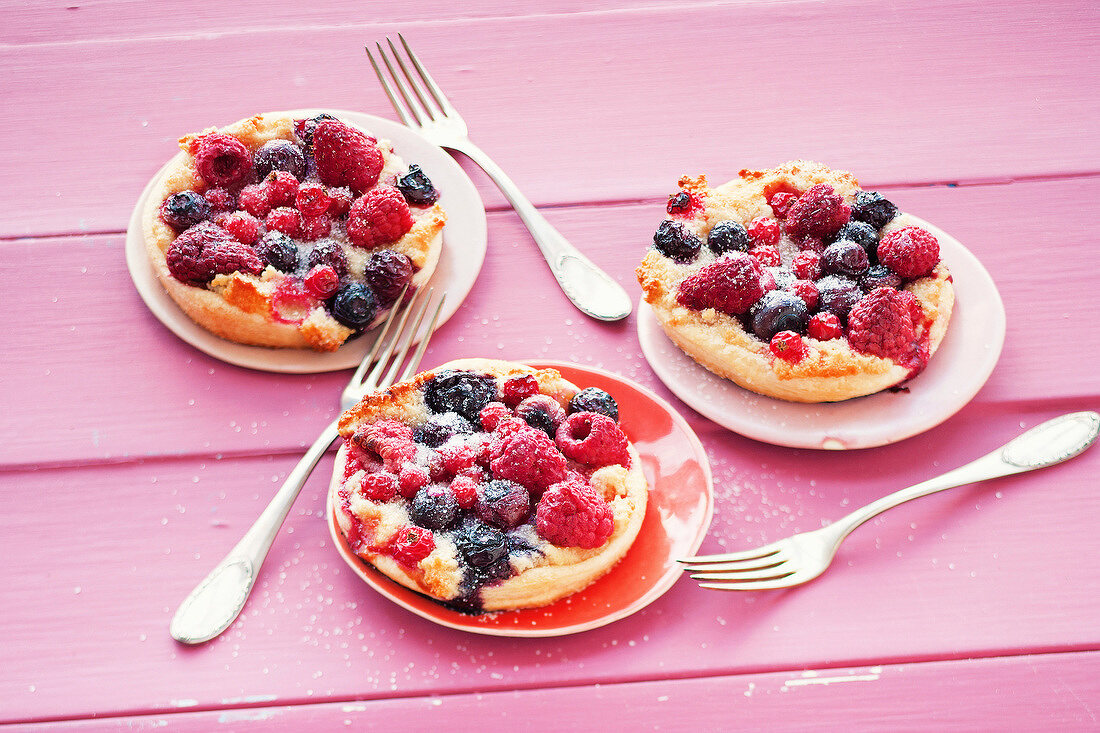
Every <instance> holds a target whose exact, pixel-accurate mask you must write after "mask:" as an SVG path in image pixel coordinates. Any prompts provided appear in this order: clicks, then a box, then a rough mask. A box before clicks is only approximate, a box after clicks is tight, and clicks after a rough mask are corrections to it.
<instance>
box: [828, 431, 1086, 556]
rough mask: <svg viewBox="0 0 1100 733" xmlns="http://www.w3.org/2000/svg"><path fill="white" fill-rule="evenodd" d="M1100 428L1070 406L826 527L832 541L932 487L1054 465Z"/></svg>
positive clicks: (1077, 452) (1081, 447) (1082, 446)
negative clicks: (976, 455) (998, 444)
mask: <svg viewBox="0 0 1100 733" xmlns="http://www.w3.org/2000/svg"><path fill="white" fill-rule="evenodd" d="M1098 432H1100V414H1097V413H1095V412H1073V413H1069V414H1068V415H1062V416H1061V417H1056V418H1054V419H1053V420H1047V421H1046V422H1044V423H1041V424H1039V425H1036V426H1035V427H1033V428H1032V429H1031V430H1028V431H1027V432H1026V433H1024V434H1023V435H1020V436H1019V437H1017V438H1015V439H1013V440H1011V441H1009V442H1008V443H1006V444H1005V445H1003V446H1001V447H1000V448H998V449H997V450H995V451H993V452H992V453H988V454H986V455H984V456H982V457H981V458H979V459H977V460H975V461H972V462H970V463H967V464H966V465H965V466H960V467H959V468H956V469H955V470H953V471H948V472H947V473H945V474H942V475H940V476H937V477H935V478H932V479H929V480H927V481H922V482H921V483H919V484H916V485H914V486H910V487H909V488H907V489H902V490H901V491H895V492H894V493H893V494H888V495H887V496H884V497H882V498H881V499H879V500H878V501H874V502H871V503H870V504H868V505H867V506H865V507H861V508H860V509H857V510H855V511H854V512H852V513H851V514H849V515H848V516H846V517H843V518H841V519H838V520H837V521H836V522H835V523H833V524H831V525H829V526H828V527H826V528H825V529H827V530H832V531H833V532H835V533H836V543H837V544H839V543H840V541H841V540H843V539H844V538H845V537H847V536H848V534H849V533H851V531H852V530H854V529H855V528H856V527H858V526H860V525H861V524H863V523H864V522H866V521H867V520H869V519H871V518H873V517H876V516H878V515H879V514H882V513H883V512H884V511H886V510H887V509H892V508H894V507H896V506H897V505H898V504H903V503H905V502H907V501H910V500H912V499H917V498H919V497H922V496H927V495H928V494H934V493H936V492H937V491H944V490H945V489H953V488H955V487H957V486H965V485H967V484H975V483H978V482H979V481H985V480H987V479H992V478H1000V477H1002V476H1011V475H1013V474H1017V473H1024V472H1026V471H1034V470H1036V469H1038V468H1045V467H1047V466H1053V465H1055V464H1058V463H1062V462H1063V461H1068V460H1069V459H1070V458H1073V457H1074V456H1077V455H1080V454H1081V453H1082V452H1083V451H1084V450H1085V449H1086V448H1088V447H1089V446H1090V445H1092V443H1093V442H1094V441H1095V440H1096V436H1097V433H1098Z"/></svg>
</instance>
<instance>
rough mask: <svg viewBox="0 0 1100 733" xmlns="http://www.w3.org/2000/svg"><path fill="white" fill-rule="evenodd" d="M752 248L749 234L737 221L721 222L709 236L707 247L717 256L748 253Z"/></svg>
mask: <svg viewBox="0 0 1100 733" xmlns="http://www.w3.org/2000/svg"><path fill="white" fill-rule="evenodd" d="M751 246H752V240H751V239H750V238H749V232H748V230H746V229H745V227H744V225H743V224H741V223H740V222H737V221H720V222H718V223H717V224H715V225H714V228H713V229H711V230H710V234H708V235H707V247H708V248H709V249H710V251H711V252H714V254H716V255H721V254H725V253H726V252H734V251H736V252H748V251H749V248H750V247H751Z"/></svg>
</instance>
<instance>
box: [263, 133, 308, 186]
mask: <svg viewBox="0 0 1100 733" xmlns="http://www.w3.org/2000/svg"><path fill="white" fill-rule="evenodd" d="M252 165H253V167H254V168H255V169H256V177H257V178H259V179H261V180H263V179H264V178H267V176H268V174H269V173H271V172H272V171H283V172H286V173H289V174H290V175H292V176H294V177H295V178H297V179H299V180H301V179H302V177H304V176H305V174H306V156H305V154H303V153H302V149H301V148H300V147H298V146H297V145H295V144H294V143H292V142H290V141H289V140H268V141H267V142H266V143H264V144H263V145H261V146H260V148H259V150H257V151H256V153H255V154H254V155H253V156H252Z"/></svg>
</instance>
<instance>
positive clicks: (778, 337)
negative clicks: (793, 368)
mask: <svg viewBox="0 0 1100 733" xmlns="http://www.w3.org/2000/svg"><path fill="white" fill-rule="evenodd" d="M769 347H770V348H771V350H772V353H773V354H775V356H776V357H777V358H779V359H782V360H783V361H789V362H791V363H792V364H794V363H797V362H799V361H802V357H804V356H805V355H806V344H805V343H803V341H802V337H801V336H799V335H798V334H797V333H795V332H794V331H780V332H779V333H777V334H775V335H774V336H772V340H771V343H769Z"/></svg>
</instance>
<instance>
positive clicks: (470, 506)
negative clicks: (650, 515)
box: [339, 370, 631, 613]
mask: <svg viewBox="0 0 1100 733" xmlns="http://www.w3.org/2000/svg"><path fill="white" fill-rule="evenodd" d="M532 383H533V385H532ZM420 392H421V394H422V396H423V399H424V404H425V407H426V408H427V411H428V413H427V415H426V416H425V417H419V418H416V420H415V421H414V422H413V423H412V424H406V423H404V422H401V421H399V420H394V419H381V420H378V421H376V422H374V423H371V424H366V425H360V426H359V427H358V428H357V429H356V431H355V433H354V434H353V435H352V437H351V438H350V440H349V441H348V446H347V450H348V455H349V458H348V462H349V464H350V465H348V467H347V468H346V470H345V472H344V484H343V486H342V487H341V488H340V490H339V496H340V497H342V503H343V508H344V512H345V514H346V515H347V516H348V517H349V518H350V519H351V521H352V525H353V526H352V531H351V532H349V533H348V541H349V544H350V545H351V547H352V549H354V550H356V551H360V550H364V549H370V550H372V551H374V552H380V553H382V554H388V555H390V556H392V557H393V558H394V559H395V560H396V561H397V562H398V563H400V564H401V565H402V566H403V567H404V568H405V569H406V571H407V572H409V573H410V574H411V575H413V576H414V577H416V576H417V574H418V573H419V572H423V569H422V568H420V563H421V562H422V561H425V560H427V562H428V563H439V562H448V563H449V562H451V561H452V560H450V559H446V560H443V559H433V552H435V551H436V550H437V548H438V549H439V551H440V552H451V553H453V555H454V557H453V560H454V561H455V562H457V564H458V567H459V571H460V574H461V581H460V583H459V589H458V592H457V594H456V597H455V598H454V599H453V600H452V601H451V602H450V604H449V605H452V606H454V607H455V608H457V609H459V610H462V611H465V612H472V613H476V612H478V611H479V609H480V607H481V606H480V600H479V597H480V595H479V594H480V590H481V589H482V588H483V587H485V586H487V585H491V584H494V583H498V582H500V581H502V580H505V579H507V578H510V577H512V576H514V575H515V574H516V573H517V572H519V571H520V570H521V569H522V568H524V567H528V566H530V565H531V563H532V562H534V561H535V560H536V559H537V558H538V557H540V556H541V555H542V554H543V553H544V552H545V550H546V548H548V547H549V546H550V545H557V546H559V547H571V548H578V549H581V550H592V549H595V548H599V547H601V546H602V545H603V544H604V543H605V542H607V540H608V538H609V537H610V536H611V534H612V533H613V531H614V523H615V516H614V510H613V508H612V505H611V504H610V503H609V501H608V500H607V499H605V497H604V494H603V489H602V488H601V487H602V484H596V483H593V478H592V476H593V474H594V473H595V472H597V471H600V470H603V468H604V467H607V466H623V467H624V468H626V467H629V465H630V463H631V458H630V454H629V452H628V450H627V446H628V442H627V438H626V436H625V435H624V434H623V432H622V430H621V429H620V427H619V425H618V422H617V419H616V418H617V416H618V414H619V413H618V405H617V404H616V402H615V399H614V398H613V397H612V396H611V395H610V394H608V393H607V392H605V391H603V390H599V389H591V388H590V389H587V390H583V391H581V392H578V393H577V394H575V395H573V396H572V398H571V399H570V400H569V401H568V402H567V403H566V404H562V403H561V402H559V401H558V399H556V398H554V397H552V396H549V395H546V394H542V393H540V392H539V382H538V380H537V379H536V378H535V376H534V375H521V376H518V377H512V378H510V379H497V378H496V377H493V376H491V375H488V374H483V373H480V372H474V371H465V370H445V371H440V372H437V373H435V374H433V375H431V376H430V377H429V378H428V379H426V380H425V381H423V382H422V383H421V386H420ZM517 399H518V401H517ZM508 403H513V404H512V406H509V404H508ZM597 410H598V411H597ZM536 416H537V417H536ZM551 433H552V434H553V436H554V437H551ZM356 497H361V498H362V499H367V500H370V501H372V502H374V503H375V505H376V506H378V507H379V509H378V511H381V512H384V513H386V515H387V516H391V517H393V518H394V519H393V521H395V522H397V524H396V525H395V526H398V527H400V529H398V530H397V532H396V534H395V535H393V537H392V538H391V539H389V540H387V541H386V542H384V543H382V544H381V546H370V547H368V546H367V545H366V544H365V540H363V539H362V537H364V536H365V533H364V531H363V524H362V522H363V520H362V519H360V518H359V515H357V514H355V513H354V512H352V510H351V507H352V504H353V501H354V500H357V499H356ZM357 542H358V544H357ZM448 548H453V550H451V549H448ZM448 557H450V556H449V555H448Z"/></svg>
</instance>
